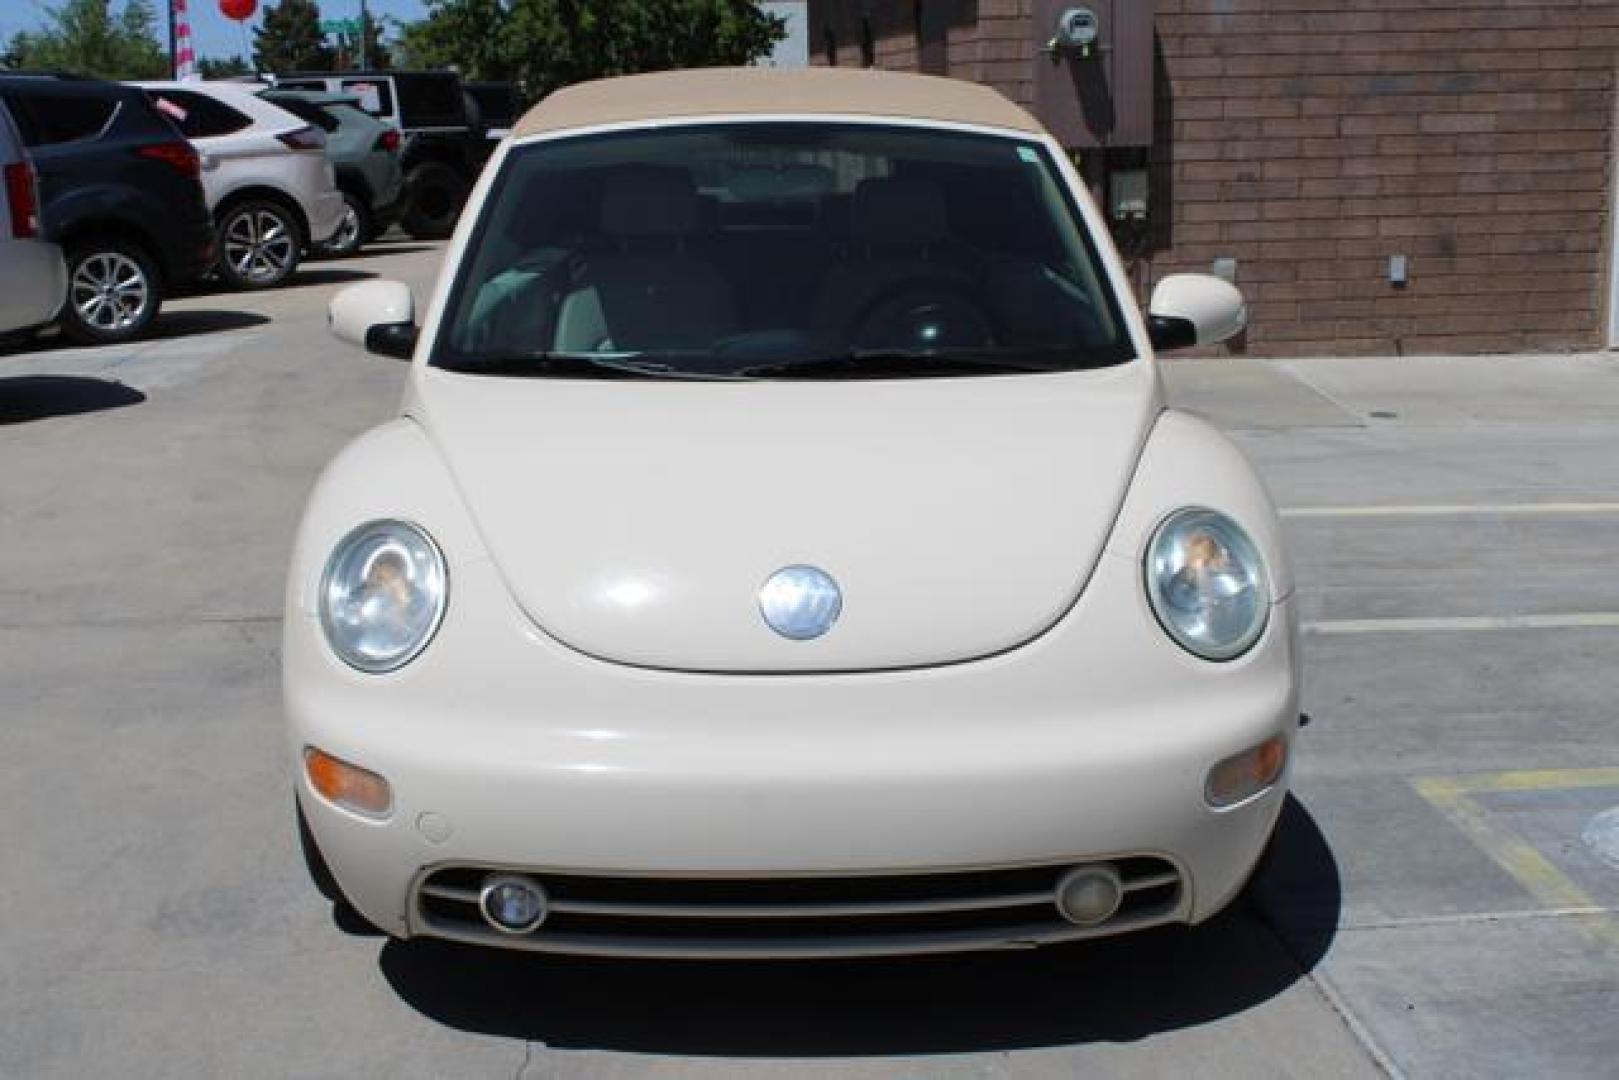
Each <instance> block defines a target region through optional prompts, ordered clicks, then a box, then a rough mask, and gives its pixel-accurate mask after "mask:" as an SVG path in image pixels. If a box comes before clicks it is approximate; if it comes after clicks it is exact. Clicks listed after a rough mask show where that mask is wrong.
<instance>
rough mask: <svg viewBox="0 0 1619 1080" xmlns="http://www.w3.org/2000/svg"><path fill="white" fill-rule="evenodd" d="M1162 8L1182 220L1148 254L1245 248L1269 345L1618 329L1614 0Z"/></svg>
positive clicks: (1255, 337)
mask: <svg viewBox="0 0 1619 1080" xmlns="http://www.w3.org/2000/svg"><path fill="white" fill-rule="evenodd" d="M1158 10H1159V14H1158V22H1157V29H1158V39H1159V46H1160V49H1161V50H1162V56H1163V67H1164V73H1165V75H1166V76H1167V77H1166V78H1165V79H1162V80H1160V86H1159V95H1158V102H1157V107H1158V109H1159V110H1160V114H1161V115H1160V118H1159V119H1160V130H1161V131H1169V132H1172V137H1171V138H1170V139H1169V140H1167V141H1161V142H1160V144H1159V146H1158V147H1156V148H1155V151H1154V153H1155V155H1156V156H1157V163H1158V165H1159V170H1158V176H1159V178H1160V179H1161V180H1162V179H1167V181H1168V184H1169V191H1168V193H1167V194H1168V195H1169V196H1170V199H1171V201H1172V203H1173V206H1174V216H1173V223H1172V228H1171V229H1170V232H1169V235H1168V237H1167V238H1166V239H1167V241H1168V245H1169V246H1168V247H1167V249H1166V250H1163V251H1161V252H1159V253H1157V254H1156V255H1155V257H1154V258H1153V270H1154V273H1155V275H1156V274H1160V273H1164V272H1167V271H1169V270H1173V269H1204V268H1207V266H1208V265H1209V263H1210V261H1211V260H1212V259H1214V258H1216V257H1219V256H1228V257H1232V258H1235V259H1237V260H1238V266H1239V270H1238V283H1239V284H1240V285H1241V286H1242V288H1243V291H1244V293H1245V294H1246V295H1247V296H1248V298H1249V302H1250V305H1251V312H1252V316H1253V323H1254V329H1253V331H1252V334H1251V337H1250V345H1251V348H1252V350H1253V351H1255V352H1263V353H1271V354H1276V353H1288V354H1295V355H1297V354H1310V353H1326V352H1331V353H1338V352H1359V353H1396V352H1405V353H1412V352H1478V351H1498V350H1505V349H1518V348H1551V349H1562V348H1589V347H1593V346H1596V345H1599V344H1600V343H1601V339H1602V335H1601V333H1600V327H1601V325H1602V321H1603V315H1604V304H1605V295H1606V287H1607V257H1606V250H1607V231H1608V225H1607V206H1608V200H1609V192H1610V184H1611V178H1610V175H1609V169H1610V162H1611V160H1612V142H1611V140H1612V128H1613V116H1614V103H1615V98H1614V63H1615V53H1616V50H1615V46H1616V44H1619V4H1616V3H1612V2H1605V3H1600V4H1598V3H1591V2H1586V3H1580V2H1578V0H1538V2H1533V3H1522V2H1520V3H1510V2H1506V0H1159V4H1158ZM1394 254H1405V255H1407V256H1409V265H1410V283H1409V285H1407V286H1406V287H1405V288H1403V289H1396V288H1395V287H1393V286H1391V285H1390V284H1389V282H1388V279H1387V271H1388V260H1389V257H1390V256H1391V255H1394Z"/></svg>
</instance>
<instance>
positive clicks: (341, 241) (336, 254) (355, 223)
mask: <svg viewBox="0 0 1619 1080" xmlns="http://www.w3.org/2000/svg"><path fill="white" fill-rule="evenodd" d="M369 239H371V208H370V207H369V206H367V205H366V203H365V200H364V199H362V198H361V197H360V196H358V195H356V194H354V193H353V192H351V191H345V192H343V223H342V224H341V225H339V226H338V227H337V232H336V233H334V234H333V235H332V238H331V239H330V240H328V241H326V242H325V243H324V244H322V245H320V253H321V254H322V255H326V256H328V257H333V258H342V257H343V256H345V255H353V254H354V253H355V252H356V251H359V250H360V247H361V245H363V244H364V243H365V242H366V241H367V240H369Z"/></svg>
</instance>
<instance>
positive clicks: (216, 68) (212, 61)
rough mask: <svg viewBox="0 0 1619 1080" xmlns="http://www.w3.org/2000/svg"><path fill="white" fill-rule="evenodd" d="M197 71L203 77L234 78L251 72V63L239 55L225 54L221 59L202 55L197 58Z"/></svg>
mask: <svg viewBox="0 0 1619 1080" xmlns="http://www.w3.org/2000/svg"><path fill="white" fill-rule="evenodd" d="M197 71H198V72H199V73H200V74H201V75H202V77H203V78H204V79H236V78H240V77H241V76H243V75H251V74H253V65H252V64H249V63H248V62H247V61H246V60H243V59H242V58H241V57H240V56H227V57H225V58H224V59H223V60H220V59H216V58H215V57H212V56H203V57H199V58H198V60H197Z"/></svg>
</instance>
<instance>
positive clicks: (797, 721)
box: [285, 70, 1298, 957]
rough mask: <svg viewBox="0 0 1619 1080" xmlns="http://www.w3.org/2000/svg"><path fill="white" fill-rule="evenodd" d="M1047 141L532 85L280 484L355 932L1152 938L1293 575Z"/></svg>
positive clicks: (870, 91) (875, 107)
mask: <svg viewBox="0 0 1619 1080" xmlns="http://www.w3.org/2000/svg"><path fill="white" fill-rule="evenodd" d="M1106 237H1107V233H1106V230H1105V228H1104V225H1103V222H1102V220H1101V219H1100V217H1099V216H1098V213H1097V211H1096V209H1095V207H1094V206H1093V205H1092V203H1091V201H1090V200H1089V198H1088V197H1087V194H1086V191H1085V188H1084V186H1083V183H1082V182H1081V180H1080V178H1079V177H1078V176H1077V175H1076V173H1075V171H1074V169H1073V168H1072V167H1071V165H1070V163H1069V161H1068V159H1067V158H1066V156H1065V155H1064V153H1063V151H1062V149H1061V147H1060V146H1059V145H1058V144H1057V143H1056V142H1055V141H1054V140H1053V139H1052V138H1051V136H1049V135H1048V134H1047V133H1046V132H1045V131H1044V130H1042V129H1041V128H1040V126H1039V125H1038V124H1037V123H1036V122H1035V121H1034V120H1033V119H1032V118H1031V117H1030V116H1029V115H1028V114H1027V113H1025V112H1024V111H1023V110H1021V109H1019V108H1017V107H1016V106H1014V105H1012V104H1010V103H1009V102H1007V101H1006V100H1005V99H1003V98H1001V97H1000V96H998V95H997V94H995V93H994V92H992V91H990V90H987V89H984V88H982V87H978V86H974V85H970V84H966V83H960V82H953V81H948V80H944V79H935V78H926V77H918V76H907V75H896V74H887V73H880V72H871V71H847V70H845V71H836V70H809V71H757V70H748V71H727V70H709V71H693V72H684V73H677V74H667V75H650V76H637V77H631V78H623V79H615V80H608V81H603V82H596V83H589V84H585V85H580V86H576V87H573V88H571V89H567V90H563V91H561V92H559V93H557V94H555V95H553V96H552V97H550V98H548V99H547V100H546V101H545V102H544V103H543V104H542V105H540V106H539V107H538V108H536V109H534V110H533V111H532V112H530V113H529V114H528V116H527V117H525V118H524V119H523V121H522V122H521V123H520V124H519V125H518V126H517V127H516V129H515V130H514V131H513V132H512V135H511V137H510V138H509V139H508V140H507V141H506V142H505V143H504V145H503V146H502V147H501V148H500V150H499V151H498V152H497V153H496V154H495V156H494V158H493V160H492V161H491V162H490V164H489V167H488V168H487V169H486V170H485V172H484V175H483V178H482V179H481V180H480V182H479V184H478V188H477V190H476V191H475V192H474V193H473V195H472V198H471V201H470V202H469V203H468V207H467V212H466V214H465V216H464V217H463V219H462V222H461V225H460V228H459V230H458V231H457V233H456V236H455V239H454V241H453V242H452V243H451V245H450V247H449V250H448V253H447V257H446V260H445V272H444V274H443V275H442V277H441V280H440V284H439V286H438V290H437V293H436V295H435V296H434V298H433V302H432V304H431V306H430V307H429V309H428V311H427V314H426V317H425V319H423V320H422V323H421V327H420V330H419V331H418V329H417V327H416V325H415V320H414V314H413V307H412V300H411V295H410V293H409V291H408V290H407V289H406V288H405V287H404V286H403V285H400V284H397V283H391V282H367V283H363V284H359V285H355V286H352V287H350V288H349V289H347V290H346V291H345V292H343V293H342V294H340V295H339V296H338V297H337V298H336V299H335V300H334V301H333V302H332V305H331V320H332V325H333V328H334V330H335V332H336V333H337V335H338V336H339V337H341V338H344V339H346V340H349V341H352V342H356V343H360V342H363V343H364V344H365V345H367V346H368V347H369V348H370V349H371V350H373V351H375V352H380V353H384V354H392V355H399V356H414V363H413V366H412V369H411V372H410V376H409V380H408V387H407V389H406V391H405V396H404V402H403V404H402V406H401V408H400V415H399V417H398V418H397V419H395V420H393V421H391V422H389V423H386V424H384V425H382V426H381V427H378V428H376V429H374V430H372V431H370V432H368V433H367V434H365V435H363V436H361V437H360V438H359V439H358V440H356V441H355V442H354V443H353V444H352V445H350V446H349V447H348V448H347V449H345V450H344V451H343V452H342V453H341V454H340V455H339V456H338V457H337V459H336V460H335V461H334V462H333V463H332V464H331V465H330V467H329V468H328V469H327V470H326V472H325V474H324V475H323V476H322V477H321V479H320V481H319V483H318V485H317V486H316V488H315V491H314V494H313V495H312V496H311V498H310V502H309V506H308V509H307V512H306V514H305V517H304V520H303V524H302V527H301V530H300V532H299V534H298V540H297V545H296V551H295V553H294V557H293V561H292V570H291V579H290V582H289V585H288V594H287V604H288V613H287V620H286V641H285V694H286V710H287V717H288V723H289V725H290V734H291V743H292V749H293V752H294V754H295V760H296V769H297V795H298V803H299V806H300V812H301V816H302V818H303V828H302V833H303V839H304V842H305V853H306V855H307V856H308V858H309V861H310V866H311V870H312V871H313V872H315V873H316V875H317V877H318V879H323V880H324V881H325V882H326V884H327V885H328V887H333V886H335V889H333V890H332V892H331V895H333V898H334V899H335V900H337V901H338V902H339V903H342V904H346V905H349V906H351V907H352V909H354V910H355V911H357V912H358V913H359V914H360V915H361V916H363V917H364V919H366V920H368V921H369V922H371V923H374V924H375V925H376V926H378V927H381V928H382V929H383V930H385V931H387V932H388V933H389V934H392V935H395V936H398V937H416V936H428V937H438V938H451V939H456V940H460V941H467V942H475V943H483V944H488V945H501V946H508V947H514V948H521V949H533V950H540V951H547V952H559V953H579V954H594V955H634V956H668V957H699V956H700V957H715V956H718V957H793V956H833V955H842V956H848V955H863V954H886V953H911V952H943V951H951V950H968V949H990V948H1005V947H1022V946H1029V945H1039V944H1045V943H1052V942H1061V941H1068V940H1072V939H1077V938H1085V937H1090V936H1094V935H1099V934H1110V933H1116V932H1120V931H1126V930H1134V929H1138V928H1142V927H1147V926H1152V925H1155V924H1161V923H1171V922H1181V923H1197V922H1200V921H1202V920H1205V919H1207V918H1209V917H1210V916H1211V915H1213V914H1214V913H1215V912H1217V911H1219V910H1220V908H1221V907H1222V906H1224V905H1225V904H1226V903H1228V902H1229V901H1230V900H1231V899H1232V898H1233V897H1234V896H1235V895H1236V893H1237V892H1238V891H1239V889H1240V888H1241V887H1242V885H1243V883H1244V881H1245V879H1246V878H1247V877H1248V875H1249V874H1250V872H1251V870H1252V868H1253V866H1254V864H1255V861H1256V859H1257V858H1258V856H1259V854H1260V852H1261V851H1262V849H1263V848H1264V846H1265V844H1266V842H1267V840H1268V838H1269V836H1270V834H1271V831H1272V829H1273V827H1274V825H1275V822H1276V820H1277V815H1278V812H1279V809H1280V807H1281V804H1282V799H1283V796H1284V790H1285V783H1286V776H1287V773H1288V759H1289V747H1290V744H1291V741H1292V738H1293V735H1294V732H1295V729H1296V726H1297V717H1298V705H1297V686H1298V670H1297V663H1298V661H1297V651H1296V644H1295V629H1294V614H1293V601H1292V599H1291V596H1292V591H1293V585H1292V582H1291V580H1290V579H1289V576H1288V569H1287V563H1286V561H1285V559H1284V557H1283V553H1282V550H1281V541H1280V534H1279V529H1278V526H1277V520H1276V516H1275V513H1274V511H1273V509H1272V508H1271V506H1270V504H1269V502H1268V501H1267V498H1266V496H1265V493H1264V492H1263V490H1262V489H1261V486H1260V484H1259V483H1258V481H1257V480H1256V478H1255V476H1254V473H1253V472H1252V470H1251V469H1250V468H1249V466H1248V465H1247V464H1246V463H1245V462H1244V460H1243V459H1242V457H1241V456H1240V455H1239V454H1238V452H1237V451H1236V450H1235V449H1234V448H1233V447H1232V446H1231V444H1230V443H1228V442H1227V441H1226V440H1225V439H1224V438H1223V437H1221V436H1220V435H1219V434H1217V433H1216V432H1215V431H1214V430H1212V429H1211V428H1210V427H1209V426H1208V425H1206V424H1204V423H1203V422H1201V421H1200V420H1197V419H1195V418H1193V417H1191V416H1188V415H1186V414H1184V413H1180V412H1176V411H1173V410H1171V409H1168V408H1166V406H1165V402H1164V395H1163V391H1162V388H1161V386H1160V384H1159V378H1158V373H1157V371H1156V368H1155V365H1154V361H1153V350H1154V347H1157V348H1159V349H1163V348H1170V347H1176V346H1182V345H1190V344H1194V343H1200V342H1203V343H1206V342H1212V341H1217V340H1220V339H1222V338H1225V337H1228V336H1230V335H1231V334H1233V333H1235V332H1237V331H1238V330H1240V329H1241V327H1242V326H1243V323H1244V318H1245V314H1244V310H1243V306H1242V301H1241V298H1240V296H1239V295H1238V294H1237V292H1236V291H1235V290H1234V289H1233V288H1231V287H1230V286H1229V285H1227V284H1225V283H1223V282H1221V281H1219V280H1216V279H1213V278H1203V277H1197V276H1174V277H1169V278H1166V279H1165V280H1164V281H1163V282H1162V283H1161V284H1160V285H1159V286H1158V288H1157V291H1156V292H1155V293H1154V296H1153V300H1152V304H1151V311H1150V314H1148V315H1147V316H1146V317H1145V319H1143V317H1142V316H1141V315H1140V313H1139V312H1138V311H1137V310H1136V308H1135V307H1134V305H1133V303H1132V301H1131V298H1130V292H1129V289H1128V285H1127V282H1126V278H1125V275H1124V273H1123V271H1122V268H1121V266H1120V264H1119V260H1118V258H1117V256H1116V254H1115V253H1114V251H1113V249H1112V247H1111V246H1110V245H1109V243H1108V241H1107V239H1106Z"/></svg>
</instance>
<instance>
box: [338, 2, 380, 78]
mask: <svg viewBox="0 0 1619 1080" xmlns="http://www.w3.org/2000/svg"><path fill="white" fill-rule="evenodd" d="M362 25H363V27H364V29H365V53H364V62H362V61H361V52H360V42H359V40H358V38H357V37H356V36H355V35H353V34H344V35H342V36H341V37H339V38H338V44H337V67H338V69H339V70H343V71H348V70H357V69H359V68H366V69H367V70H370V71H387V70H388V69H389V68H391V67H392V66H393V52H392V50H390V49H389V48H388V44H387V42H385V41H383V40H382V23H381V22H380V21H379V20H378V19H376V18H375V17H374V16H373V15H372V14H371V12H370V10H369V9H368V10H367V11H366V12H365V15H364V20H363V24H362Z"/></svg>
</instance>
